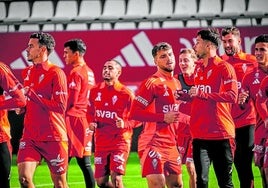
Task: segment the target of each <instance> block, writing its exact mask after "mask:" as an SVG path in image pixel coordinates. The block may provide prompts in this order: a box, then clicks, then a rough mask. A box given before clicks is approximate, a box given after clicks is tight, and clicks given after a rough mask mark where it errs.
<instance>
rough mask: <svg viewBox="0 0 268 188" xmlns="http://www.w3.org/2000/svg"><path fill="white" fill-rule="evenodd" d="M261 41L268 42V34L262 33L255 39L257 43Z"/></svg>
mask: <svg viewBox="0 0 268 188" xmlns="http://www.w3.org/2000/svg"><path fill="white" fill-rule="evenodd" d="M259 42H268V34H262V35H259V36H257V38H256V39H255V44H257V43H259Z"/></svg>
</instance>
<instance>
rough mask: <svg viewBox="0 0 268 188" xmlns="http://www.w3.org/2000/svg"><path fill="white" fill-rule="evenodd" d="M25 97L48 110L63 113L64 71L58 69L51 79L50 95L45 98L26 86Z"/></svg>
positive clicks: (65, 96)
mask: <svg viewBox="0 0 268 188" xmlns="http://www.w3.org/2000/svg"><path fill="white" fill-rule="evenodd" d="M26 90H28V91H27V92H26V95H27V97H29V99H30V100H32V101H33V102H35V103H38V104H39V105H40V106H41V107H43V108H44V109H45V110H48V111H54V112H58V113H65V110H66V106H67V97H68V96H67V94H68V92H67V80H66V76H65V73H64V72H63V71H62V70H58V71H57V73H56V74H55V78H54V79H53V89H52V97H51V98H50V99H45V98H43V97H42V96H40V95H38V94H37V93H36V92H35V91H34V90H33V89H32V88H26Z"/></svg>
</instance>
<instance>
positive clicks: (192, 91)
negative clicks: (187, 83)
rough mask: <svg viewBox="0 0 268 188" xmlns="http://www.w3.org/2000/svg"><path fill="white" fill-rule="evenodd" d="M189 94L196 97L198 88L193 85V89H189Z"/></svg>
mask: <svg viewBox="0 0 268 188" xmlns="http://www.w3.org/2000/svg"><path fill="white" fill-rule="evenodd" d="M189 95H190V97H195V96H197V95H198V88H197V87H195V86H193V87H191V89H190V90H189Z"/></svg>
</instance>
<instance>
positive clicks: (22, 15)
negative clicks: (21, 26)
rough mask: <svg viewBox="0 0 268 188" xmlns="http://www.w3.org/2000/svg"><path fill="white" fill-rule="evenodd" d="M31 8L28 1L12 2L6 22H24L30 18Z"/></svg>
mask: <svg viewBox="0 0 268 188" xmlns="http://www.w3.org/2000/svg"><path fill="white" fill-rule="evenodd" d="M29 16H30V6H29V3H28V1H12V2H11V3H10V5H9V9H8V15H7V17H6V18H5V19H4V22H22V21H25V20H27V19H28V18H29Z"/></svg>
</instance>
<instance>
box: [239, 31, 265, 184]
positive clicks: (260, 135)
mask: <svg viewBox="0 0 268 188" xmlns="http://www.w3.org/2000/svg"><path fill="white" fill-rule="evenodd" d="M255 57H256V59H257V62H258V65H259V66H258V68H257V69H255V70H254V71H253V72H251V73H249V74H247V75H246V76H245V77H244V79H243V82H242V90H243V91H242V92H241V93H240V94H239V100H238V102H239V104H240V106H241V107H242V108H246V107H247V106H249V105H250V106H254V105H255V107H256V109H257V112H258V113H257V118H256V119H257V123H256V126H255V130H254V149H253V151H254V162H255V165H256V166H258V168H259V170H260V173H261V176H262V184H263V187H267V185H268V162H267V160H266V159H267V157H268V154H267V151H268V149H267V148H268V146H267V135H268V129H267V127H266V125H267V116H266V115H267V114H266V112H267V75H268V35H267V34H263V35H259V36H258V37H257V38H256V39H255ZM251 115H252V116H254V115H256V113H255V111H254V113H253V114H251Z"/></svg>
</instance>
